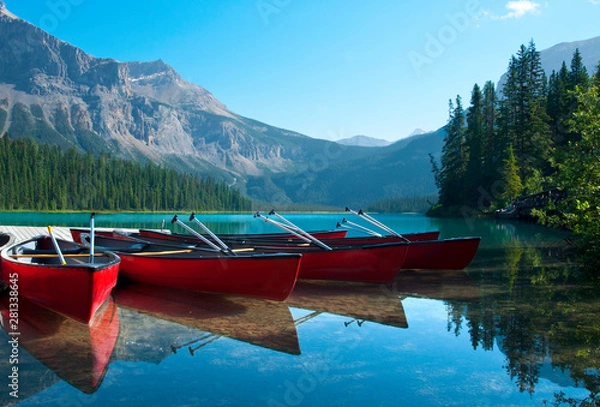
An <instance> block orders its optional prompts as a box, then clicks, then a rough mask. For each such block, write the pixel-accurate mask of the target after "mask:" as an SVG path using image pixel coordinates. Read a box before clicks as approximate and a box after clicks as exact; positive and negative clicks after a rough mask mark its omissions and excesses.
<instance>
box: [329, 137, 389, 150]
mask: <svg viewBox="0 0 600 407" xmlns="http://www.w3.org/2000/svg"><path fill="white" fill-rule="evenodd" d="M335 142H336V143H338V144H343V145H345V146H359V147H385V146H389V145H390V144H392V143H390V142H389V141H387V140H382V139H378V138H373V137H368V136H362V135H358V136H354V137H349V138H343V139H339V140H336V141H335Z"/></svg>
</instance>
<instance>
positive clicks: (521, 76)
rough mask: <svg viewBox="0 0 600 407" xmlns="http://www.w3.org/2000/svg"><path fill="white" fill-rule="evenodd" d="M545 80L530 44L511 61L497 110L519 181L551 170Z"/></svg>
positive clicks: (538, 54) (535, 52) (539, 58)
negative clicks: (541, 171) (518, 169)
mask: <svg viewBox="0 0 600 407" xmlns="http://www.w3.org/2000/svg"><path fill="white" fill-rule="evenodd" d="M546 92H547V79H546V75H545V73H544V71H543V69H542V63H541V57H540V53H539V52H538V51H537V50H536V49H535V44H534V43H533V41H531V42H530V44H529V46H528V47H525V46H524V45H522V46H521V48H520V49H519V52H518V53H517V57H514V56H513V58H512V59H511V62H510V64H509V76H508V79H507V82H506V84H505V86H504V89H503V97H504V99H503V100H502V101H501V108H500V115H501V120H500V129H499V131H500V132H501V136H502V137H504V139H505V140H506V142H507V144H512V145H513V148H514V153H515V157H516V159H517V164H518V166H519V168H520V174H519V175H520V177H521V179H525V180H526V179H527V178H528V177H529V176H531V175H533V171H532V170H533V168H542V169H543V171H544V172H547V171H549V169H550V153H551V151H552V140H551V135H550V127H549V125H548V122H549V118H548V115H547V113H546Z"/></svg>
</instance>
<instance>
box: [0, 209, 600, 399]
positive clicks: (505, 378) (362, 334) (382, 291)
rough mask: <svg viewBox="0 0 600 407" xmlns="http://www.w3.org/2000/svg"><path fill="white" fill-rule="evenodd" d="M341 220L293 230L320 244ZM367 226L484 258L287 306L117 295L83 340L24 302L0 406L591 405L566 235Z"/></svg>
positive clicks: (67, 217) (438, 224) (142, 220)
mask: <svg viewBox="0 0 600 407" xmlns="http://www.w3.org/2000/svg"><path fill="white" fill-rule="evenodd" d="M344 216H347V215H345V214H339V215H336V214H327V215H290V216H289V217H288V218H289V219H290V220H292V221H294V222H296V223H297V224H299V225H300V226H301V227H303V228H306V229H327V228H333V227H334V226H335V224H336V222H338V221H340V220H341V219H342V218H343V217H344ZM350 216H351V215H350ZM171 218H172V214H171V215H167V214H156V215H136V214H134V215H129V214H119V215H102V214H100V215H98V216H97V218H96V226H97V227H116V228H119V227H122V228H130V227H152V228H157V227H160V224H161V222H162V220H163V219H164V220H165V226H166V227H169V228H171V227H173V225H171V224H170V220H171ZM185 218H186V217H184V216H182V219H185ZM377 218H378V219H379V220H381V221H383V222H384V223H386V224H388V225H389V226H391V227H393V228H394V229H396V230H398V231H402V232H415V231H425V230H440V231H441V232H442V237H453V236H465V235H478V236H482V242H481V246H480V248H479V251H478V254H477V255H476V257H475V260H474V261H473V263H472V264H471V265H470V266H469V267H468V268H467V269H465V270H464V271H462V272H450V271H403V272H401V273H400V274H399V275H398V277H397V279H396V280H395V281H394V282H393V283H392V284H389V285H385V286H384V285H381V286H379V285H375V286H369V285H352V284H322V283H319V284H317V283H309V282H301V283H299V284H298V286H297V288H296V289H295V291H294V294H293V295H292V296H291V297H290V298H289V299H288V300H287V301H286V302H285V303H272V302H266V301H258V300H250V299H244V298H239V297H224V296H216V295H206V294H199V293H186V292H173V291H167V290H164V289H157V288H155V287H151V286H143V285H127V286H121V287H119V288H118V289H116V290H115V292H114V295H113V300H112V301H110V302H108V303H106V304H105V306H104V308H103V309H102V311H101V314H100V316H101V318H97V320H96V321H97V323H95V324H94V325H92V326H91V327H87V326H83V325H81V324H78V323H75V322H73V321H72V320H69V319H65V318H63V317H61V316H58V315H56V314H52V313H49V312H47V311H44V310H43V309H40V308H38V307H36V306H35V305H33V304H27V303H26V302H24V301H21V308H20V321H21V322H20V329H21V331H22V332H21V336H20V339H19V340H20V346H19V355H18V357H19V365H18V366H19V379H18V380H19V382H18V384H19V394H18V395H19V398H18V399H15V398H13V397H11V396H10V391H11V389H10V387H8V384H10V381H11V379H10V378H8V376H9V375H10V374H11V371H10V368H11V366H10V364H9V359H10V352H11V346H10V344H8V340H9V336H8V335H7V334H6V333H4V332H0V335H3V336H2V342H4V345H3V346H0V367H1V368H2V371H1V377H2V378H3V379H2V378H0V384H1V387H0V389H3V390H0V404H3V405H4V404H6V405H10V404H18V405H20V406H32V405H56V406H79V405H82V406H88V405H89V406H91V405H102V406H107V405H129V406H135V405H145V406H155V405H157V406H181V405H190V406H191V405H207V406H213V405H234V406H238V405H240V406H244V405H256V406H317V405H318V406H321V405H323V406H330V405H338V406H364V405H368V406H543V405H550V406H558V405H561V406H579V405H598V403H599V401H598V398H597V396H596V395H597V393H598V391H599V390H600V372H599V367H600V322H599V320H598V315H599V312H598V311H600V302H598V301H597V298H598V297H597V295H598V290H597V289H596V288H595V286H594V285H593V284H591V283H589V282H587V281H586V280H585V279H583V278H581V277H580V276H579V274H578V273H577V272H576V269H575V268H574V267H572V266H571V265H570V263H569V260H568V259H566V258H565V257H564V256H563V255H562V248H563V247H564V246H565V240H564V238H565V237H566V236H565V235H564V234H561V233H559V232H556V231H552V230H547V229H544V228H541V227H538V226H536V225H531V224H520V223H510V222H496V221H480V220H468V221H466V220H462V219H461V220H433V219H428V218H425V217H423V216H420V215H385V216H384V215H381V216H377ZM200 219H201V220H202V221H203V222H204V223H205V224H207V225H208V226H209V227H211V228H212V229H213V230H214V231H216V232H219V233H253V232H262V231H274V229H271V228H272V226H268V225H265V224H264V222H261V221H259V220H256V219H253V218H252V215H201V216H200ZM348 220H352V221H354V222H359V223H362V222H360V220H358V219H353V218H351V217H348ZM87 222H88V216H87V215H85V214H77V215H73V214H53V215H40V214H0V224H21V225H40V226H43V225H47V224H52V225H56V226H60V225H64V226H85V225H86V224H87ZM363 224H364V223H363ZM178 228H179V227H178V226H175V230H177V231H181V230H180V229H178ZM2 382H4V383H2ZM594 397H596V398H595V399H594ZM586 402H590V403H592V404H584V403H586ZM594 402H595V403H596V404H593V403H594Z"/></svg>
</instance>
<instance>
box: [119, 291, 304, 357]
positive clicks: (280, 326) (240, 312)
mask: <svg viewBox="0 0 600 407" xmlns="http://www.w3.org/2000/svg"><path fill="white" fill-rule="evenodd" d="M113 294H114V296H115V300H116V302H117V304H118V306H119V308H121V309H127V310H133V311H136V312H138V313H141V314H145V315H150V316H152V317H154V318H158V319H162V320H167V321H171V322H175V323H177V324H180V325H184V326H187V327H191V328H194V329H199V330H202V331H205V333H203V334H201V335H199V336H197V337H195V338H191V340H190V341H186V342H183V343H172V344H171V350H172V351H173V352H178V351H179V349H182V348H185V347H187V348H188V350H189V351H190V353H191V354H192V355H194V353H195V352H196V351H198V350H199V349H200V348H201V347H202V346H205V345H208V344H209V343H211V342H213V341H215V340H217V339H219V338H221V337H227V338H231V339H235V340H239V341H242V342H247V343H249V344H252V345H256V346H260V347H264V348H268V349H272V350H275V351H279V352H284V353H289V354H292V355H299V354H300V344H299V342H298V335H297V333H296V325H295V323H294V319H293V317H292V314H291V312H290V310H289V308H288V307H287V306H286V305H285V304H283V303H281V302H278V301H268V300H261V299H256V298H248V297H242V296H233V295H219V294H209V293H202V292H196V291H186V290H179V289H176V288H167V287H159V286H154V285H149V284H143V283H134V282H127V283H125V284H120V285H119V286H118V287H117V288H116V289H115V290H114V291H113Z"/></svg>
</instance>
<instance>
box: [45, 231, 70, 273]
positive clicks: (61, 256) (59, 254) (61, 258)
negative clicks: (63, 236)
mask: <svg viewBox="0 0 600 407" xmlns="http://www.w3.org/2000/svg"><path fill="white" fill-rule="evenodd" d="M48 234H49V235H50V239H52V244H53V245H54V249H55V250H56V254H58V258H59V259H60V263H61V264H67V261H66V260H65V257H64V256H63V254H62V252H61V250H60V246H59V245H58V242H57V241H56V238H55V237H54V233H52V226H50V225H48Z"/></svg>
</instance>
